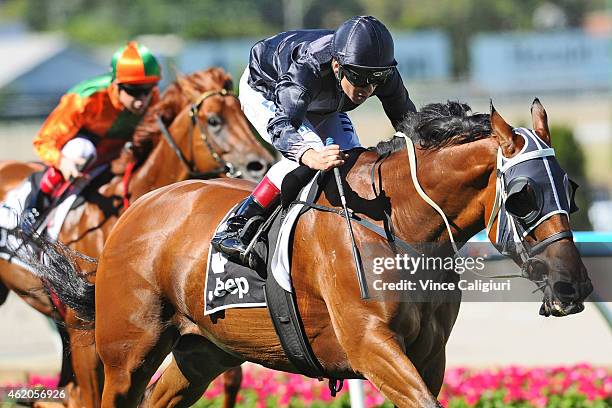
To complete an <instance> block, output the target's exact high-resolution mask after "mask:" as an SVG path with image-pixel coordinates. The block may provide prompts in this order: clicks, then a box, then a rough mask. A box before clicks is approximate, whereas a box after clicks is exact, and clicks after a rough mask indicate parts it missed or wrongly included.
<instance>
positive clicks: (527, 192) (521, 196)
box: [506, 184, 537, 218]
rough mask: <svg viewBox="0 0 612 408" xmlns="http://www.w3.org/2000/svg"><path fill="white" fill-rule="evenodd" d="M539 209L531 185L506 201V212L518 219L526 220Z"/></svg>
mask: <svg viewBox="0 0 612 408" xmlns="http://www.w3.org/2000/svg"><path fill="white" fill-rule="evenodd" d="M536 209H537V202H536V197H535V194H534V193H533V189H531V188H530V187H529V185H527V184H526V185H525V187H524V188H523V189H522V190H521V191H519V192H517V193H514V194H512V195H510V196H508V198H507V199H506V210H508V212H509V213H510V214H512V215H514V216H516V217H519V218H524V217H526V216H528V215H529V213H531V212H532V211H534V210H536Z"/></svg>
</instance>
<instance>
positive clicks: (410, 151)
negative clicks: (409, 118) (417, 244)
mask: <svg viewBox="0 0 612 408" xmlns="http://www.w3.org/2000/svg"><path fill="white" fill-rule="evenodd" d="M395 136H398V137H403V138H404V140H405V141H406V151H407V152H408V161H409V163H410V175H411V176H412V183H413V184H414V187H415V188H416V191H417V193H419V195H420V196H421V198H422V199H423V200H425V202H426V203H427V204H429V205H430V206H431V207H432V208H433V209H434V210H436V211H437V212H438V214H440V216H441V217H442V219H443V220H444V224H446V229H447V231H448V236H449V237H450V241H451V244H452V245H453V250H454V251H455V253H456V252H458V251H459V250H458V248H457V244H455V238H454V237H453V231H452V230H451V227H450V224H449V222H448V219H447V218H446V215H445V214H444V211H442V209H441V208H440V207H439V206H438V204H436V203H435V201H433V200H432V199H431V198H430V197H429V196H428V195H427V193H425V191H423V189H422V188H421V185H420V184H419V179H418V178H417V172H416V154H415V150H414V143H412V139H410V138H409V137H408V136H406V135H405V134H404V133H402V132H396V133H395Z"/></svg>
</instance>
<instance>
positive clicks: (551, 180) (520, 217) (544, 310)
mask: <svg viewBox="0 0 612 408" xmlns="http://www.w3.org/2000/svg"><path fill="white" fill-rule="evenodd" d="M531 115H532V120H533V129H525V128H516V129H513V128H512V127H510V126H509V125H508V124H507V123H506V121H505V120H504V119H503V118H502V117H501V115H500V114H499V113H498V112H497V111H496V110H495V109H494V108H493V104H491V128H492V136H493V138H495V139H496V140H497V142H498V144H499V148H498V151H497V164H496V170H495V177H492V179H491V183H490V184H491V185H490V186H489V187H490V188H491V189H495V194H494V201H493V203H492V204H491V203H487V204H486V205H485V207H486V208H487V209H489V208H490V209H491V210H490V211H487V212H486V215H487V217H486V221H487V222H486V225H487V233H488V235H489V239H490V240H491V242H492V243H493V244H494V245H495V246H496V247H497V248H498V249H499V250H500V252H502V253H503V254H505V255H509V256H511V257H512V258H513V259H514V260H515V262H516V263H517V264H518V265H519V266H520V267H521V269H522V272H523V276H525V277H527V278H529V279H530V280H532V281H534V282H536V283H537V284H538V286H539V287H540V288H541V289H542V291H543V292H544V299H543V304H542V307H541V309H540V314H542V315H544V316H550V315H551V314H552V315H553V316H565V315H569V314H573V313H578V312H581V311H582V310H583V309H584V305H583V303H582V302H583V301H584V299H585V298H586V297H587V296H588V295H589V294H590V293H591V291H592V290H593V287H592V285H591V281H590V279H589V277H588V275H587V271H586V268H585V266H584V264H583V263H582V260H581V258H580V253H579V252H578V249H577V248H576V245H575V244H574V241H573V239H572V232H571V227H570V220H569V215H570V213H571V212H572V211H573V210H574V209H575V205H574V201H573V196H574V189H575V187H576V185H575V184H574V183H573V182H572V181H571V180H569V178H568V176H567V174H566V173H565V171H564V170H563V169H562V168H561V166H560V165H559V163H558V162H557V160H556V158H555V155H554V150H553V149H552V148H551V135H550V132H549V129H548V120H547V116H546V111H545V110H544V107H543V106H542V104H541V103H540V101H539V100H538V99H535V100H534V101H533V104H532V106H531ZM493 185H494V186H493ZM491 196H493V194H491Z"/></svg>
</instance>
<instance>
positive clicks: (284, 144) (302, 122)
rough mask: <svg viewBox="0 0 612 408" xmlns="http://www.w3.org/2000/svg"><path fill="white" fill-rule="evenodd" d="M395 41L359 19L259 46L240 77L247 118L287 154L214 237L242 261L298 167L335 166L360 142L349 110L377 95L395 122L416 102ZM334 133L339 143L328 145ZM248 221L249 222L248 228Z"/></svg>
mask: <svg viewBox="0 0 612 408" xmlns="http://www.w3.org/2000/svg"><path fill="white" fill-rule="evenodd" d="M396 65H397V62H396V61H395V57H394V49H393V38H392V37H391V34H390V33H389V30H387V28H386V27H385V26H384V24H383V23H381V22H380V21H379V20H377V19H376V18H374V17H371V16H367V17H354V18H352V19H350V20H348V21H346V22H345V23H343V24H342V25H341V26H340V27H339V28H338V29H337V30H336V31H335V32H334V31H330V30H300V31H288V32H284V33H280V34H278V35H276V36H274V37H271V38H268V39H265V40H262V41H260V42H258V43H256V44H255V45H254V46H253V48H252V49H251V55H250V59H249V66H248V67H247V69H246V70H245V72H244V74H243V75H242V78H241V80H240V101H241V104H242V109H243V111H244V114H245V116H246V117H247V118H248V119H249V121H250V122H251V123H252V124H253V126H254V127H255V128H256V129H257V131H258V132H259V133H260V135H261V136H262V137H263V138H264V139H266V141H268V142H269V143H271V144H272V145H273V146H274V147H275V148H276V149H277V150H279V151H280V152H281V153H282V155H283V156H284V157H283V159H282V160H281V161H279V162H278V163H277V164H275V165H274V166H272V168H270V170H269V171H268V173H267V174H266V176H265V177H264V179H263V180H262V181H261V182H260V183H259V184H258V185H257V186H256V187H255V189H254V190H253V193H252V194H251V195H250V196H249V197H248V198H247V199H246V200H245V201H244V202H243V203H242V204H241V206H240V207H239V208H238V209H237V211H236V213H235V215H234V216H232V217H231V218H229V219H228V221H227V222H226V228H225V230H223V229H222V228H221V229H220V231H219V232H218V233H217V234H216V235H215V236H214V237H213V240H212V245H213V247H214V248H215V249H217V250H218V251H221V252H223V253H225V254H227V255H229V256H232V257H237V258H239V257H240V255H242V254H244V252H245V250H246V247H247V246H248V243H249V241H250V240H251V239H252V237H253V235H254V233H255V232H256V230H257V227H258V226H259V225H260V224H261V223H262V222H263V220H264V219H265V218H266V217H267V216H268V215H269V214H270V213H271V211H272V210H273V209H274V208H275V207H276V205H277V203H278V202H279V197H280V187H281V184H282V181H283V178H284V177H285V176H286V175H287V174H288V173H289V172H291V171H292V170H294V169H295V168H297V167H298V166H299V165H300V164H303V165H306V166H308V167H310V168H311V169H314V170H323V171H326V170H330V169H332V168H334V167H337V166H341V165H342V164H343V163H344V160H343V159H344V157H345V155H344V153H342V151H343V150H349V149H352V148H355V147H359V146H360V143H359V139H358V138H357V134H356V133H355V130H354V128H353V125H352V123H351V120H350V119H349V117H348V116H347V114H346V113H345V112H347V111H350V110H353V109H355V108H356V107H358V106H359V105H361V104H362V103H363V102H364V101H365V100H366V99H367V98H369V97H370V96H372V95H376V96H377V97H378V99H380V101H381V102H382V105H383V108H384V110H385V113H386V114H387V117H388V118H389V119H390V121H391V123H392V125H393V126H394V127H396V126H397V125H398V124H399V123H400V122H401V120H402V119H403V117H404V116H405V115H406V114H407V113H408V112H415V111H416V109H415V106H414V104H413V103H412V101H411V100H410V98H409V96H408V91H407V90H406V88H405V86H404V84H403V82H402V79H401V77H400V74H399V72H398V70H397V68H396ZM327 138H332V139H333V140H334V144H333V145H330V146H324V144H323V140H326V139H327ZM245 226H247V227H246V228H245Z"/></svg>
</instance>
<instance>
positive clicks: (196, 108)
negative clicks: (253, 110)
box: [191, 88, 274, 180]
mask: <svg viewBox="0 0 612 408" xmlns="http://www.w3.org/2000/svg"><path fill="white" fill-rule="evenodd" d="M191 109H192V114H191V115H192V116H191V117H192V119H193V120H194V125H195V127H196V128H197V134H198V136H199V137H197V138H196V140H195V141H194V143H196V146H195V147H194V148H197V149H200V151H201V150H202V149H204V150H206V151H207V153H206V154H204V155H203V156H202V155H199V156H200V157H199V158H198V157H197V156H196V162H197V161H198V160H207V159H208V160H210V158H213V159H214V160H215V161H216V162H217V163H218V164H219V165H224V166H226V167H228V173H227V174H228V175H229V176H233V177H236V176H241V177H242V178H245V179H248V180H260V179H261V178H262V177H263V176H264V174H265V172H266V171H267V170H268V168H269V167H270V166H271V165H272V163H273V162H274V158H273V156H272V155H271V154H270V153H269V152H268V151H267V150H266V149H265V148H264V147H263V146H262V145H261V144H260V143H259V141H258V140H257V138H256V137H255V135H254V134H253V132H252V131H251V127H250V126H249V123H248V121H247V119H246V117H245V116H244V114H243V113H242V109H241V107H240V102H239V101H238V99H237V98H236V97H235V96H234V94H233V93H232V92H231V90H228V89H225V88H223V89H220V90H216V91H207V92H204V93H203V94H201V95H200V96H199V97H198V98H197V100H196V101H195V102H194V104H193V105H192V108H191ZM197 145H199V146H197Z"/></svg>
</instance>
